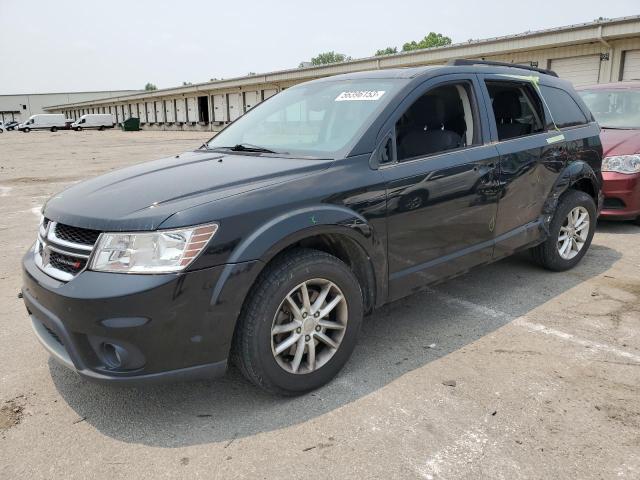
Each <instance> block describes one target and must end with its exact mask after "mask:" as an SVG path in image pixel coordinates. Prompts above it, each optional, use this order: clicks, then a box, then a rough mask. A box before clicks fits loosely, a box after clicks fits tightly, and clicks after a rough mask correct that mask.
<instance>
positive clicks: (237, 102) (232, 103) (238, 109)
mask: <svg viewBox="0 0 640 480" xmlns="http://www.w3.org/2000/svg"><path fill="white" fill-rule="evenodd" d="M227 104H228V105H229V120H230V121H232V122H233V121H234V120H235V119H236V118H238V117H240V116H241V115H242V113H243V112H242V94H241V93H229V94H228V95H227Z"/></svg>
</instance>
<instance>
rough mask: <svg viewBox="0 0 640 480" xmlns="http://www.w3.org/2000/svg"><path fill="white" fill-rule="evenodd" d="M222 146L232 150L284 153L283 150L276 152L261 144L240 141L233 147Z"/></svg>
mask: <svg viewBox="0 0 640 480" xmlns="http://www.w3.org/2000/svg"><path fill="white" fill-rule="evenodd" d="M222 148H228V149H229V150H231V151H232V152H259V153H283V152H276V151H275V150H270V149H268V148H264V147H261V146H259V145H252V144H251V143H238V144H236V145H234V146H233V147H222Z"/></svg>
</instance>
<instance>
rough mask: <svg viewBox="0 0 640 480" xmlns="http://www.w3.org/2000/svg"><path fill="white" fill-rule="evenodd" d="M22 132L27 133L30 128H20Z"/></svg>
mask: <svg viewBox="0 0 640 480" xmlns="http://www.w3.org/2000/svg"><path fill="white" fill-rule="evenodd" d="M22 131H23V132H24V133H29V132H30V131H31V129H30V128H29V127H27V128H25V129H24V130H22Z"/></svg>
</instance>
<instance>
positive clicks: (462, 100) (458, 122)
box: [396, 82, 479, 162]
mask: <svg viewBox="0 0 640 480" xmlns="http://www.w3.org/2000/svg"><path fill="white" fill-rule="evenodd" d="M474 111H475V104H474V102H473V95H472V90H471V85H470V84H468V83H466V82H463V83H459V84H447V85H443V86H441V87H437V88H434V89H433V90H430V91H428V92H427V93H425V94H424V95H422V96H421V97H420V98H419V99H418V100H416V101H415V102H414V103H413V104H412V105H411V106H410V107H409V108H408V109H407V111H406V112H405V113H404V114H403V115H402V117H400V119H399V120H398V122H397V123H396V146H397V147H396V148H397V156H398V161H400V162H402V161H404V160H409V159H412V158H418V157H424V156H427V155H434V154H437V153H442V152H446V151H448V150H455V149H458V148H463V147H466V146H469V145H473V144H475V143H477V141H478V139H479V132H477V131H476V128H475V122H474Z"/></svg>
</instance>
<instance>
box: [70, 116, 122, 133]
mask: <svg viewBox="0 0 640 480" xmlns="http://www.w3.org/2000/svg"><path fill="white" fill-rule="evenodd" d="M115 126H116V122H115V120H114V119H113V115H111V114H110V113H88V114H86V115H82V116H81V117H80V118H79V119H78V120H76V121H75V122H73V123H72V124H71V128H73V129H74V130H75V131H77V132H79V131H80V130H82V129H83V128H97V129H98V130H104V129H105V128H113V127H115Z"/></svg>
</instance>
